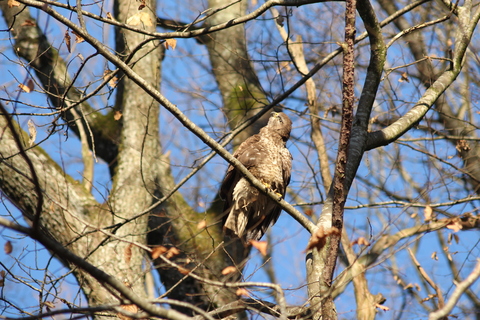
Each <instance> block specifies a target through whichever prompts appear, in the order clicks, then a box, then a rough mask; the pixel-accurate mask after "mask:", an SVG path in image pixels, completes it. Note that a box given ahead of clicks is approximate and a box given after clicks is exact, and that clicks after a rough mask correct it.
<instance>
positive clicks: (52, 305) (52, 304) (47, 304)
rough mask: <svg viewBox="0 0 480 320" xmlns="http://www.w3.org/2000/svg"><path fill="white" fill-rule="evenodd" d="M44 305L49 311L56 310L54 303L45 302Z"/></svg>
mask: <svg viewBox="0 0 480 320" xmlns="http://www.w3.org/2000/svg"><path fill="white" fill-rule="evenodd" d="M43 304H44V305H45V307H47V309H53V308H55V304H54V303H53V302H52V301H45V302H44V303H43Z"/></svg>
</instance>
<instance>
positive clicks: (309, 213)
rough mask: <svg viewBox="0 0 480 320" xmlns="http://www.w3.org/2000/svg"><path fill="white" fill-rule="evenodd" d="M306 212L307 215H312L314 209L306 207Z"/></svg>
mask: <svg viewBox="0 0 480 320" xmlns="http://www.w3.org/2000/svg"><path fill="white" fill-rule="evenodd" d="M304 213H305V214H306V215H307V216H309V217H311V216H312V214H313V210H312V209H305V211H304Z"/></svg>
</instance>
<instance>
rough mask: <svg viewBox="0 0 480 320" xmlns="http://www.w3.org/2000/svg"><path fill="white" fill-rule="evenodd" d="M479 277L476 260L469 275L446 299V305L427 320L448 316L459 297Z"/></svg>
mask: <svg viewBox="0 0 480 320" xmlns="http://www.w3.org/2000/svg"><path fill="white" fill-rule="evenodd" d="M479 277H480V259H477V264H476V265H475V268H474V269H473V270H472V272H471V273H470V275H469V276H468V277H466V278H465V280H463V281H462V282H460V283H458V284H457V287H456V288H455V290H454V291H453V293H452V294H451V296H450V299H448V301H447V303H446V304H445V306H444V307H443V308H440V309H439V310H437V311H435V312H432V313H430V315H429V317H428V320H438V319H441V318H443V317H446V316H448V314H449V313H450V312H451V311H452V310H453V308H454V307H455V305H456V304H457V302H458V300H459V299H460V296H461V295H462V294H463V293H464V292H465V290H467V289H468V288H469V287H470V286H471V285H472V284H473V283H474V282H475V281H477V279H478V278H479Z"/></svg>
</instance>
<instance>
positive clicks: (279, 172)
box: [220, 112, 292, 242]
mask: <svg viewBox="0 0 480 320" xmlns="http://www.w3.org/2000/svg"><path fill="white" fill-rule="evenodd" d="M291 130H292V121H291V120H290V118H288V116H287V115H286V114H284V113H283V112H278V113H277V112H273V113H272V116H271V117H270V119H269V120H268V124H267V125H266V126H265V127H263V128H262V129H260V133H258V134H256V135H253V136H251V137H250V138H248V139H247V140H245V141H244V142H243V143H242V144H241V145H240V147H238V149H237V151H235V153H234V154H233V156H234V157H235V158H237V159H238V160H239V161H240V162H241V163H242V164H243V165H244V166H245V167H246V168H247V169H248V170H249V171H250V172H251V173H252V174H253V175H254V176H255V177H256V178H257V179H259V180H260V181H262V182H263V183H264V184H265V185H266V186H268V187H269V188H270V189H272V190H273V191H275V192H276V193H279V194H281V195H282V196H284V195H285V190H286V189H287V185H288V183H289V182H290V172H291V169H292V155H291V154H290V152H289V151H288V149H287V148H286V143H287V140H288V138H290V131H291ZM220 195H221V197H222V198H223V199H225V207H224V218H223V225H224V230H225V232H226V233H227V234H230V235H231V234H234V235H237V236H238V237H239V238H241V239H245V240H246V241H247V242H248V241H249V240H259V239H260V238H261V237H262V236H263V234H264V233H265V231H267V229H268V227H269V226H270V224H273V223H275V222H276V221H277V219H278V216H279V215H280V211H282V208H281V207H280V206H279V205H278V204H277V203H276V202H275V201H274V200H272V199H271V198H269V197H268V196H266V195H264V194H262V193H261V192H260V191H258V189H257V188H255V187H254V186H252V185H250V183H249V182H248V181H247V180H246V179H245V178H244V177H243V176H242V174H241V173H240V171H238V170H236V169H235V168H234V167H233V166H232V165H230V166H229V167H228V170H227V174H226V176H225V180H224V181H223V183H222V187H221V189H220Z"/></svg>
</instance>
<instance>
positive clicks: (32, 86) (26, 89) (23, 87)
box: [18, 80, 35, 93]
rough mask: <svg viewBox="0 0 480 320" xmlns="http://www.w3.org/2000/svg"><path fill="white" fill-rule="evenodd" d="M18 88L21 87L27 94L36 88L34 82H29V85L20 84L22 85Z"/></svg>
mask: <svg viewBox="0 0 480 320" xmlns="http://www.w3.org/2000/svg"><path fill="white" fill-rule="evenodd" d="M18 87H19V88H20V89H21V90H22V91H24V92H26V93H30V92H32V90H33V88H34V87H35V85H34V83H33V81H32V80H28V81H27V84H23V83H20V84H19V85H18Z"/></svg>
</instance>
